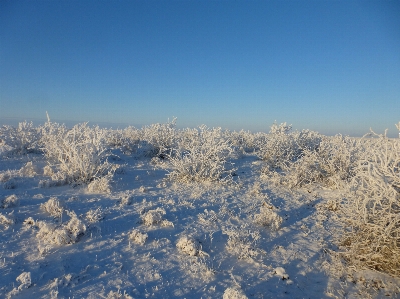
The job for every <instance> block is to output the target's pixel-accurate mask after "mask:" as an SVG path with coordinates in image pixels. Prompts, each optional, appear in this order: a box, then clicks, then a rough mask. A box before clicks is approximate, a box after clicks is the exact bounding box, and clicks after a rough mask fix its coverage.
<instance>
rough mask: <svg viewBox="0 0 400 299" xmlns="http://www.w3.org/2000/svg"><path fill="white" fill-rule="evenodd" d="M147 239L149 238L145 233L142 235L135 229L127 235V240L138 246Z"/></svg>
mask: <svg viewBox="0 0 400 299" xmlns="http://www.w3.org/2000/svg"><path fill="white" fill-rule="evenodd" d="M148 237H149V236H148V235H147V234H146V233H142V232H140V231H139V230H137V229H134V230H132V232H131V233H130V234H129V239H130V240H132V241H133V242H134V243H136V244H139V245H143V244H144V243H146V240H147V238H148Z"/></svg>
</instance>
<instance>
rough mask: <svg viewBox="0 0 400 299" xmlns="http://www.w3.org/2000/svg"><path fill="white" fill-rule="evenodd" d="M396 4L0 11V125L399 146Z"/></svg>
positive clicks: (81, 4) (75, 5)
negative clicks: (367, 137) (315, 137)
mask: <svg viewBox="0 0 400 299" xmlns="http://www.w3.org/2000/svg"><path fill="white" fill-rule="evenodd" d="M399 16H400V1H364V0H363V1H322V0H321V1H307V0H304V1H207V0H204V1H195V0H191V1H118V0H114V1H101V0H100V1H91V0H85V1H73V0H72V1H71V0H69V1H34V0H30V1H16V0H13V1H11V0H2V1H0V122H1V123H6V122H8V121H11V120H14V121H15V120H24V119H28V120H31V119H33V120H38V121H44V120H45V119H46V113H45V111H48V112H49V114H50V116H51V118H52V119H53V120H56V121H61V122H64V121H71V122H82V121H89V122H90V123H92V124H95V123H108V124H110V125H111V124H113V126H114V127H116V125H115V124H116V123H119V124H121V123H122V124H133V125H147V124H151V123H156V122H166V121H167V120H168V118H170V119H171V118H172V117H177V118H178V126H180V127H195V126H198V125H200V124H206V125H208V126H209V127H215V126H220V127H223V128H228V129H231V130H240V129H245V130H251V131H268V130H269V126H270V125H271V124H272V123H273V122H274V121H275V120H276V121H277V122H279V123H280V122H285V121H286V122H288V123H290V124H293V127H294V128H296V129H312V130H316V131H319V132H321V133H324V134H335V133H342V134H348V135H353V136H359V135H363V134H364V133H367V132H368V130H369V128H370V127H372V128H373V129H374V130H376V131H379V132H383V130H384V129H385V128H389V133H390V135H392V136H395V135H397V130H396V128H395V126H394V124H395V123H397V122H399V121H400V17H399Z"/></svg>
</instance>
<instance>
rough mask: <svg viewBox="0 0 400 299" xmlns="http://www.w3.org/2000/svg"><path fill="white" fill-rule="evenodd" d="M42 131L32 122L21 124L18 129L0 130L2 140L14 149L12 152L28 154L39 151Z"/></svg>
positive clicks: (3, 128)
mask: <svg viewBox="0 0 400 299" xmlns="http://www.w3.org/2000/svg"><path fill="white" fill-rule="evenodd" d="M40 138H41V134H40V130H39V129H38V128H35V127H34V126H33V123H32V122H27V121H24V122H21V123H19V124H18V127H13V126H3V127H1V128H0V140H2V142H3V143H5V144H6V145H8V146H10V147H12V149H13V150H12V152H15V153H17V154H27V153H32V152H38V151H39V140H40Z"/></svg>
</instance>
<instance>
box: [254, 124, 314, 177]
mask: <svg viewBox="0 0 400 299" xmlns="http://www.w3.org/2000/svg"><path fill="white" fill-rule="evenodd" d="M290 129H291V126H288V125H286V123H283V124H280V125H277V124H276V123H274V124H273V125H272V126H271V130H270V133H269V134H268V135H266V137H265V138H263V139H260V141H259V142H261V144H260V145H259V148H260V151H259V152H258V156H259V157H260V158H261V159H262V160H264V161H266V162H267V167H266V168H264V170H263V172H265V173H268V172H270V171H276V170H283V171H287V170H288V169H289V168H290V167H291V165H292V163H293V162H295V161H297V160H298V159H299V158H301V157H302V156H304V152H305V151H311V152H313V151H316V150H317V149H318V147H319V144H320V142H321V140H322V135H321V134H319V133H317V132H314V131H310V130H302V131H301V132H298V131H295V132H290V133H289V131H290Z"/></svg>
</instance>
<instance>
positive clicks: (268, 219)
mask: <svg viewBox="0 0 400 299" xmlns="http://www.w3.org/2000/svg"><path fill="white" fill-rule="evenodd" d="M254 221H255V223H256V224H258V225H261V226H267V227H269V228H271V229H273V230H277V229H279V227H280V226H281V224H282V222H283V219H282V217H281V216H279V215H278V214H277V213H276V212H275V211H273V206H270V205H263V206H261V207H260V213H259V214H255V215H254Z"/></svg>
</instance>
